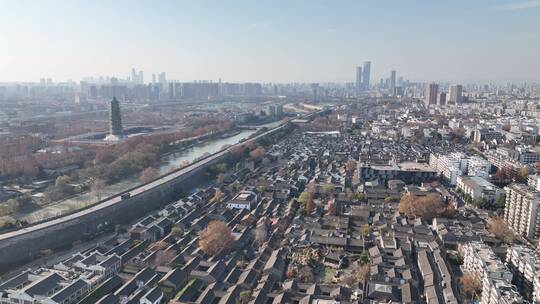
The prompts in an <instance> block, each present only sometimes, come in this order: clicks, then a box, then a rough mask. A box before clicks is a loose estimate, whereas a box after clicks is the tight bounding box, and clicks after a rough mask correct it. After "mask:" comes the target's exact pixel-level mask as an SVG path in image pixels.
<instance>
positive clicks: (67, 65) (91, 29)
mask: <svg viewBox="0 0 540 304" xmlns="http://www.w3.org/2000/svg"><path fill="white" fill-rule="evenodd" d="M365 60H371V61H372V71H373V72H372V73H373V74H374V75H373V76H372V79H375V80H378V79H379V78H380V77H388V74H389V71H390V70H391V69H396V70H397V71H398V76H404V77H405V78H409V79H412V80H437V81H441V80H449V81H453V80H460V81H472V80H481V81H488V80H496V81H502V80H506V79H510V80H540V0H516V1H511V0H463V1H461V0H459V1H458V0H452V1H438V0H426V1H414V0H410V1H405V0H403V1H402V0H394V1H384V0H373V1H360V0H357V1H341V0H327V1H323V0H320V1H319V0H310V1H308V0H305V1H300V0H285V1H278V0H272V1H262V0H261V1H255V0H252V1H233V0H221V1H205V0H191V1H180V0H178V1H147V0H146V1H135V0H129V1H112V0H109V1H99V0H92V1H82V0H80V1H77V0H69V1H60V0H59V1H52V0H51V1H47V0H37V1H36V0H34V1H26V0H14V1H11V0H0V81H38V80H39V78H41V77H52V78H53V79H54V80H58V81H61V80H66V79H73V80H79V79H80V78H81V77H83V76H98V75H110V76H113V75H114V76H118V77H126V76H127V75H129V73H130V70H131V68H132V67H136V68H138V69H142V70H143V71H144V72H145V80H149V79H150V75H151V74H152V73H158V72H160V71H166V72H167V76H168V78H169V79H177V80H182V81H189V80H194V79H209V80H210V79H213V80H217V79H218V78H219V77H221V78H222V79H223V80H224V81H264V82H266V81H269V82H270V81H271V82H290V81H299V82H327V81H340V82H341V81H353V79H354V73H355V72H354V68H355V66H356V65H358V64H362V62H363V61H365Z"/></svg>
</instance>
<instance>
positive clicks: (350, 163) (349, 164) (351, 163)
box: [345, 159, 356, 174]
mask: <svg viewBox="0 0 540 304" xmlns="http://www.w3.org/2000/svg"><path fill="white" fill-rule="evenodd" d="M355 169H356V162H355V161H354V160H352V159H349V160H348V161H347V163H346V164H345V170H346V171H347V173H349V174H353V173H354V170H355Z"/></svg>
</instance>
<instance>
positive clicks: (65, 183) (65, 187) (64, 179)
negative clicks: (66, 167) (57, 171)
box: [54, 175, 71, 194]
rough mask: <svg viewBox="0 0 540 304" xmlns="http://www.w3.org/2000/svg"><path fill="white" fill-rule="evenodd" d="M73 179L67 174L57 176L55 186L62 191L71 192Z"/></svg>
mask: <svg viewBox="0 0 540 304" xmlns="http://www.w3.org/2000/svg"><path fill="white" fill-rule="evenodd" d="M70 181H71V178H70V177H69V176H67V175H62V176H59V177H57V178H56V181H55V183H54V188H55V190H56V191H58V192H60V193H64V194H66V193H69V192H70V190H71V188H70V187H69V182H70Z"/></svg>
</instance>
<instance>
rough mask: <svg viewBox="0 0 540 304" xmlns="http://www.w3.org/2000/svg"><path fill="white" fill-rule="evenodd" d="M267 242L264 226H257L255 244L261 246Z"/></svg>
mask: <svg viewBox="0 0 540 304" xmlns="http://www.w3.org/2000/svg"><path fill="white" fill-rule="evenodd" d="M267 240H268V231H267V229H266V225H265V224H258V225H257V228H255V242H257V245H259V246H261V247H262V245H263V244H264V243H265V242H266V241H267Z"/></svg>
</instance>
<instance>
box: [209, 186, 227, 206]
mask: <svg viewBox="0 0 540 304" xmlns="http://www.w3.org/2000/svg"><path fill="white" fill-rule="evenodd" d="M224 196H225V193H223V192H222V191H221V190H220V189H217V190H216V193H214V196H213V197H212V199H211V200H210V202H211V203H217V202H219V201H220V200H221V199H222V198H223V197H224Z"/></svg>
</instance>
